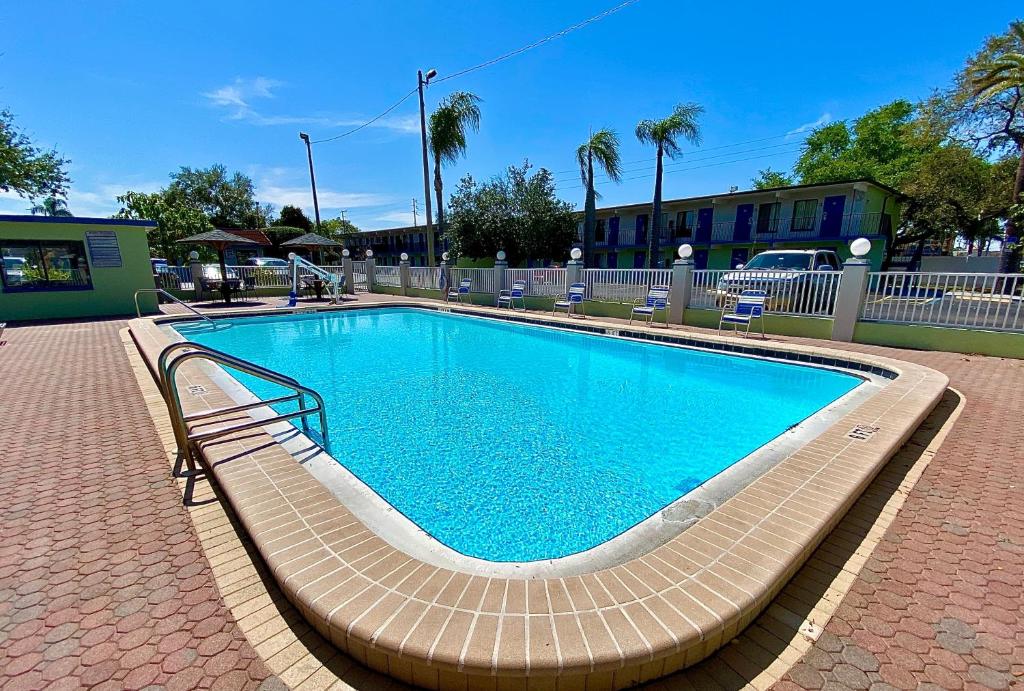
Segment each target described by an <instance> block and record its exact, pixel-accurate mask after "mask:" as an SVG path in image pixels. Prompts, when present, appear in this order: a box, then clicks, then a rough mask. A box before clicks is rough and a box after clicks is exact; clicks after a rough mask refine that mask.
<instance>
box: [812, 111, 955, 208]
mask: <svg viewBox="0 0 1024 691" xmlns="http://www.w3.org/2000/svg"><path fill="white" fill-rule="evenodd" d="M916 113H917V109H916V107H915V106H914V104H912V103H911V102H910V101H906V100H897V101H893V102H892V103H887V104H886V105H883V106H881V107H879V108H876V109H875V110H871V111H868V112H867V113H865V114H864V115H863V116H861V117H860V118H858V119H857V120H856V121H855V122H854V123H853V126H852V127H851V126H849V125H847V123H846V122H833V123H831V124H828V125H825V126H823V127H819V128H818V129H816V130H814V131H813V132H811V134H810V136H808V137H807V140H806V141H805V142H804V146H803V151H802V152H801V154H800V157H799V158H798V159H797V162H796V164H795V165H794V166H793V170H794V172H795V173H796V174H797V176H799V178H800V182H801V183H803V184H816V183H825V182H843V181H847V180H856V179H861V178H867V179H869V180H874V181H875V182H880V183H882V184H885V185H889V186H891V187H895V188H897V189H901V188H902V187H903V184H904V183H905V182H906V181H907V180H908V179H909V178H910V177H911V176H912V175H913V172H914V170H915V169H916V167H917V165H918V163H919V162H920V161H921V159H922V158H923V157H924V156H925V155H926V154H927V153H929V152H932V151H934V150H935V149H936V148H938V146H939V143H940V141H941V136H939V135H937V134H935V133H934V132H932V131H930V130H929V129H928V128H924V127H922V126H921V122H920V121H918V120H916V119H915V115H916Z"/></svg>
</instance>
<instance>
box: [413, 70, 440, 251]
mask: <svg viewBox="0 0 1024 691" xmlns="http://www.w3.org/2000/svg"><path fill="white" fill-rule="evenodd" d="M436 76H437V70H434V69H431V70H427V73H426V74H423V70H418V71H417V72H416V84H417V87H416V88H417V89H419V92H420V143H421V144H422V146H423V201H424V202H425V204H424V206H425V207H426V209H427V262H428V264H427V265H428V266H433V265H434V219H433V218H432V217H431V215H430V162H429V161H428V160H427V111H426V108H425V107H424V105H423V87H424V86H426V85H427V84H429V83H430V80H431V79H433V78H434V77H436Z"/></svg>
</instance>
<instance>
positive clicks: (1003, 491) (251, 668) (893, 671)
mask: <svg viewBox="0 0 1024 691" xmlns="http://www.w3.org/2000/svg"><path fill="white" fill-rule="evenodd" d="M121 326H123V324H122V323H119V322H88V323H72V324H62V325H53V326H33V327H25V328H15V329H9V330H8V331H7V332H6V334H5V337H6V338H7V340H8V341H9V343H8V345H5V346H2V347H0V381H2V382H3V387H2V388H0V420H2V421H3V427H2V429H3V432H2V433H0V436H2V442H3V443H2V445H0V470H2V471H3V476H2V477H3V483H2V484H0V502H2V506H3V507H4V508H3V509H2V510H0V511H2V513H0V686H2V687H3V688H20V687H26V688H36V687H44V686H45V685H46V684H47V683H48V682H50V681H53V682H55V683H57V684H60V685H64V686H67V687H77V686H85V685H89V684H91V683H98V682H104V681H105V682H106V685H107V686H109V687H110V688H125V687H129V686H132V685H133V684H137V685H138V686H144V685H145V684H148V683H155V684H161V683H163V684H166V685H167V687H168V688H171V687H175V686H179V687H189V688H194V687H199V686H210V685H217V686H221V685H223V687H224V688H244V687H246V686H253V685H256V684H257V682H258V681H259V680H262V679H264V678H265V677H266V676H267V675H268V672H267V670H266V668H265V667H264V666H263V665H262V664H261V663H259V661H257V660H254V659H253V655H254V653H253V652H252V649H251V648H250V647H249V646H248V644H247V643H246V642H245V641H244V640H243V639H242V637H241V636H240V634H239V633H238V632H237V629H236V628H235V625H234V622H233V621H232V620H231V617H230V613H229V612H228V611H227V610H225V609H224V607H223V604H222V603H221V601H220V598H219V596H218V595H217V592H216V590H215V588H214V586H213V581H212V577H211V575H210V573H209V567H208V565H207V563H206V561H205V558H204V557H203V556H202V554H201V552H200V551H199V547H198V545H197V542H196V538H195V536H194V533H193V531H192V527H191V525H190V523H189V519H188V516H187V514H186V513H185V512H184V511H183V510H182V509H181V507H180V495H179V494H178V490H177V488H176V486H175V485H174V484H173V483H172V482H171V480H170V478H169V477H168V473H167V466H166V458H165V456H164V455H163V452H162V450H161V449H160V448H159V444H158V441H157V438H156V434H155V431H154V430H153V427H152V423H151V422H150V420H149V418H148V415H147V413H146V411H145V407H144V406H143V404H142V400H141V396H140V395H139V393H138V390H137V386H136V385H135V382H134V379H133V377H132V375H131V373H130V368H129V366H128V363H127V361H126V359H125V355H124V351H123V349H121V348H120V344H119V340H118V336H117V329H118V328H120V327H121ZM782 340H791V339H782ZM792 340H796V339H792ZM829 345H831V346H833V347H844V348H851V349H856V350H863V351H865V352H872V353H877V354H881V355H885V356H889V357H895V358H898V359H905V360H910V361H914V362H919V363H921V364H924V365H927V366H929V367H932V368H935V369H937V370H940V371H942V372H944V373H946V374H947V375H948V376H949V377H950V379H951V386H953V387H955V388H957V389H958V390H960V391H961V392H963V393H964V395H965V397H966V399H967V404H966V408H965V410H964V413H963V415H962V416H961V417H960V419H959V421H958V422H957V426H956V429H955V431H954V433H953V434H952V435H950V437H949V438H947V440H946V442H945V444H944V445H943V446H942V447H941V449H940V450H939V452H938V454H937V455H936V456H935V457H934V459H932V461H931V463H930V464H929V465H928V467H927V468H926V469H925V472H924V475H923V476H922V478H921V480H920V481H919V482H918V484H917V486H916V487H915V488H914V489H913V490H912V491H911V492H910V493H909V496H908V497H907V501H906V503H905V504H904V506H903V508H902V510H901V511H900V513H899V515H898V516H897V518H896V521H895V523H894V524H893V525H892V526H891V528H890V529H889V530H888V531H887V532H886V533H885V535H884V538H883V541H882V543H881V544H880V545H879V546H878V548H877V549H876V550H875V552H874V554H873V555H872V557H871V559H870V560H869V561H868V564H867V567H866V568H865V569H864V571H863V572H862V573H861V574H860V576H859V577H858V578H857V579H856V580H855V582H854V584H853V587H852V590H851V591H850V593H849V594H848V595H847V597H846V599H845V600H844V601H843V603H842V604H841V605H840V607H839V609H838V611H837V612H836V615H835V616H834V617H833V618H832V620H831V621H830V623H829V624H828V625H827V627H826V630H825V633H824V634H822V635H821V636H820V638H819V639H818V641H817V643H816V644H815V646H814V648H813V649H812V650H811V651H810V652H809V653H808V654H807V655H806V656H805V657H804V658H803V660H802V661H801V662H800V663H799V664H797V666H795V667H794V668H793V670H792V671H791V673H790V675H789V677H788V678H787V679H786V680H785V681H783V682H780V684H778V688H783V689H792V688H869V687H870V688H874V689H887V688H919V687H920V688H931V689H935V688H954V689H955V688H1005V687H1009V686H1012V685H1014V684H1020V683H1021V681H1022V680H1024V588H1022V586H1024V509H1022V508H1021V506H1022V503H1021V502H1022V500H1021V496H1022V495H1021V493H1022V490H1024V462H1022V460H1021V459H1022V457H1024V452H1022V447H1024V426H1022V424H1021V414H1022V412H1024V361H1012V360H1001V359H997V358H986V357H975V356H965V355H958V354H950V353H926V352H913V351H905V350H897V349H885V348H875V347H870V346H857V345H850V346H843V345H838V344H829ZM86 373H88V375H89V376H84V375H85V374H86ZM102 430H108V431H109V434H107V435H102V434H101V433H100V432H101V431H102ZM114 438H116V439H117V441H118V443H117V444H114V443H112V440H113V439H114ZM164 598H167V599H164ZM199 615H201V616H199ZM719 664H720V663H719ZM727 665H728V661H727V660H726V662H725V665H722V667H723V669H724V668H725V666H727ZM178 666H180V669H181V673H180V674H169V672H171V671H175V670H177V669H178ZM129 672H130V673H131V676H129ZM697 679H699V681H697ZM218 682H219V683H218ZM272 682H276V680H273V679H272ZM658 685H659V686H662V687H664V688H673V689H675V688H694V687H696V688H716V687H717V688H728V687H731V686H732V685H731V684H730V683H729V679H728V678H725V677H723V676H722V675H718V676H712V675H709V674H701V675H700V676H699V677H698V678H694V680H693V681H691V680H690V679H688V678H687V676H686V675H685V674H681V675H677V676H675V677H671V678H669V679H667V680H664V681H662V682H658Z"/></svg>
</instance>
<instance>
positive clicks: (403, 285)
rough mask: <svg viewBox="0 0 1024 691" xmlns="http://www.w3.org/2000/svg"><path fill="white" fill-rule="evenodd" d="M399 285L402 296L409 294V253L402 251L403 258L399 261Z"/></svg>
mask: <svg viewBox="0 0 1024 691" xmlns="http://www.w3.org/2000/svg"><path fill="white" fill-rule="evenodd" d="M398 287H399V291H400V292H401V294H402V297H406V296H408V295H409V255H408V254H406V253H405V252H402V259H401V261H399V262H398Z"/></svg>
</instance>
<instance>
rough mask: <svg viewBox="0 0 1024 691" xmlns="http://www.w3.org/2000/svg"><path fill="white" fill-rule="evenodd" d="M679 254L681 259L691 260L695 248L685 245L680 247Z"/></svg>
mask: <svg viewBox="0 0 1024 691" xmlns="http://www.w3.org/2000/svg"><path fill="white" fill-rule="evenodd" d="M678 254H679V258H680V259H689V258H690V257H692V256H693V247H692V246H691V245H688V244H685V243H684V244H682V245H679V250H678Z"/></svg>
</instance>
